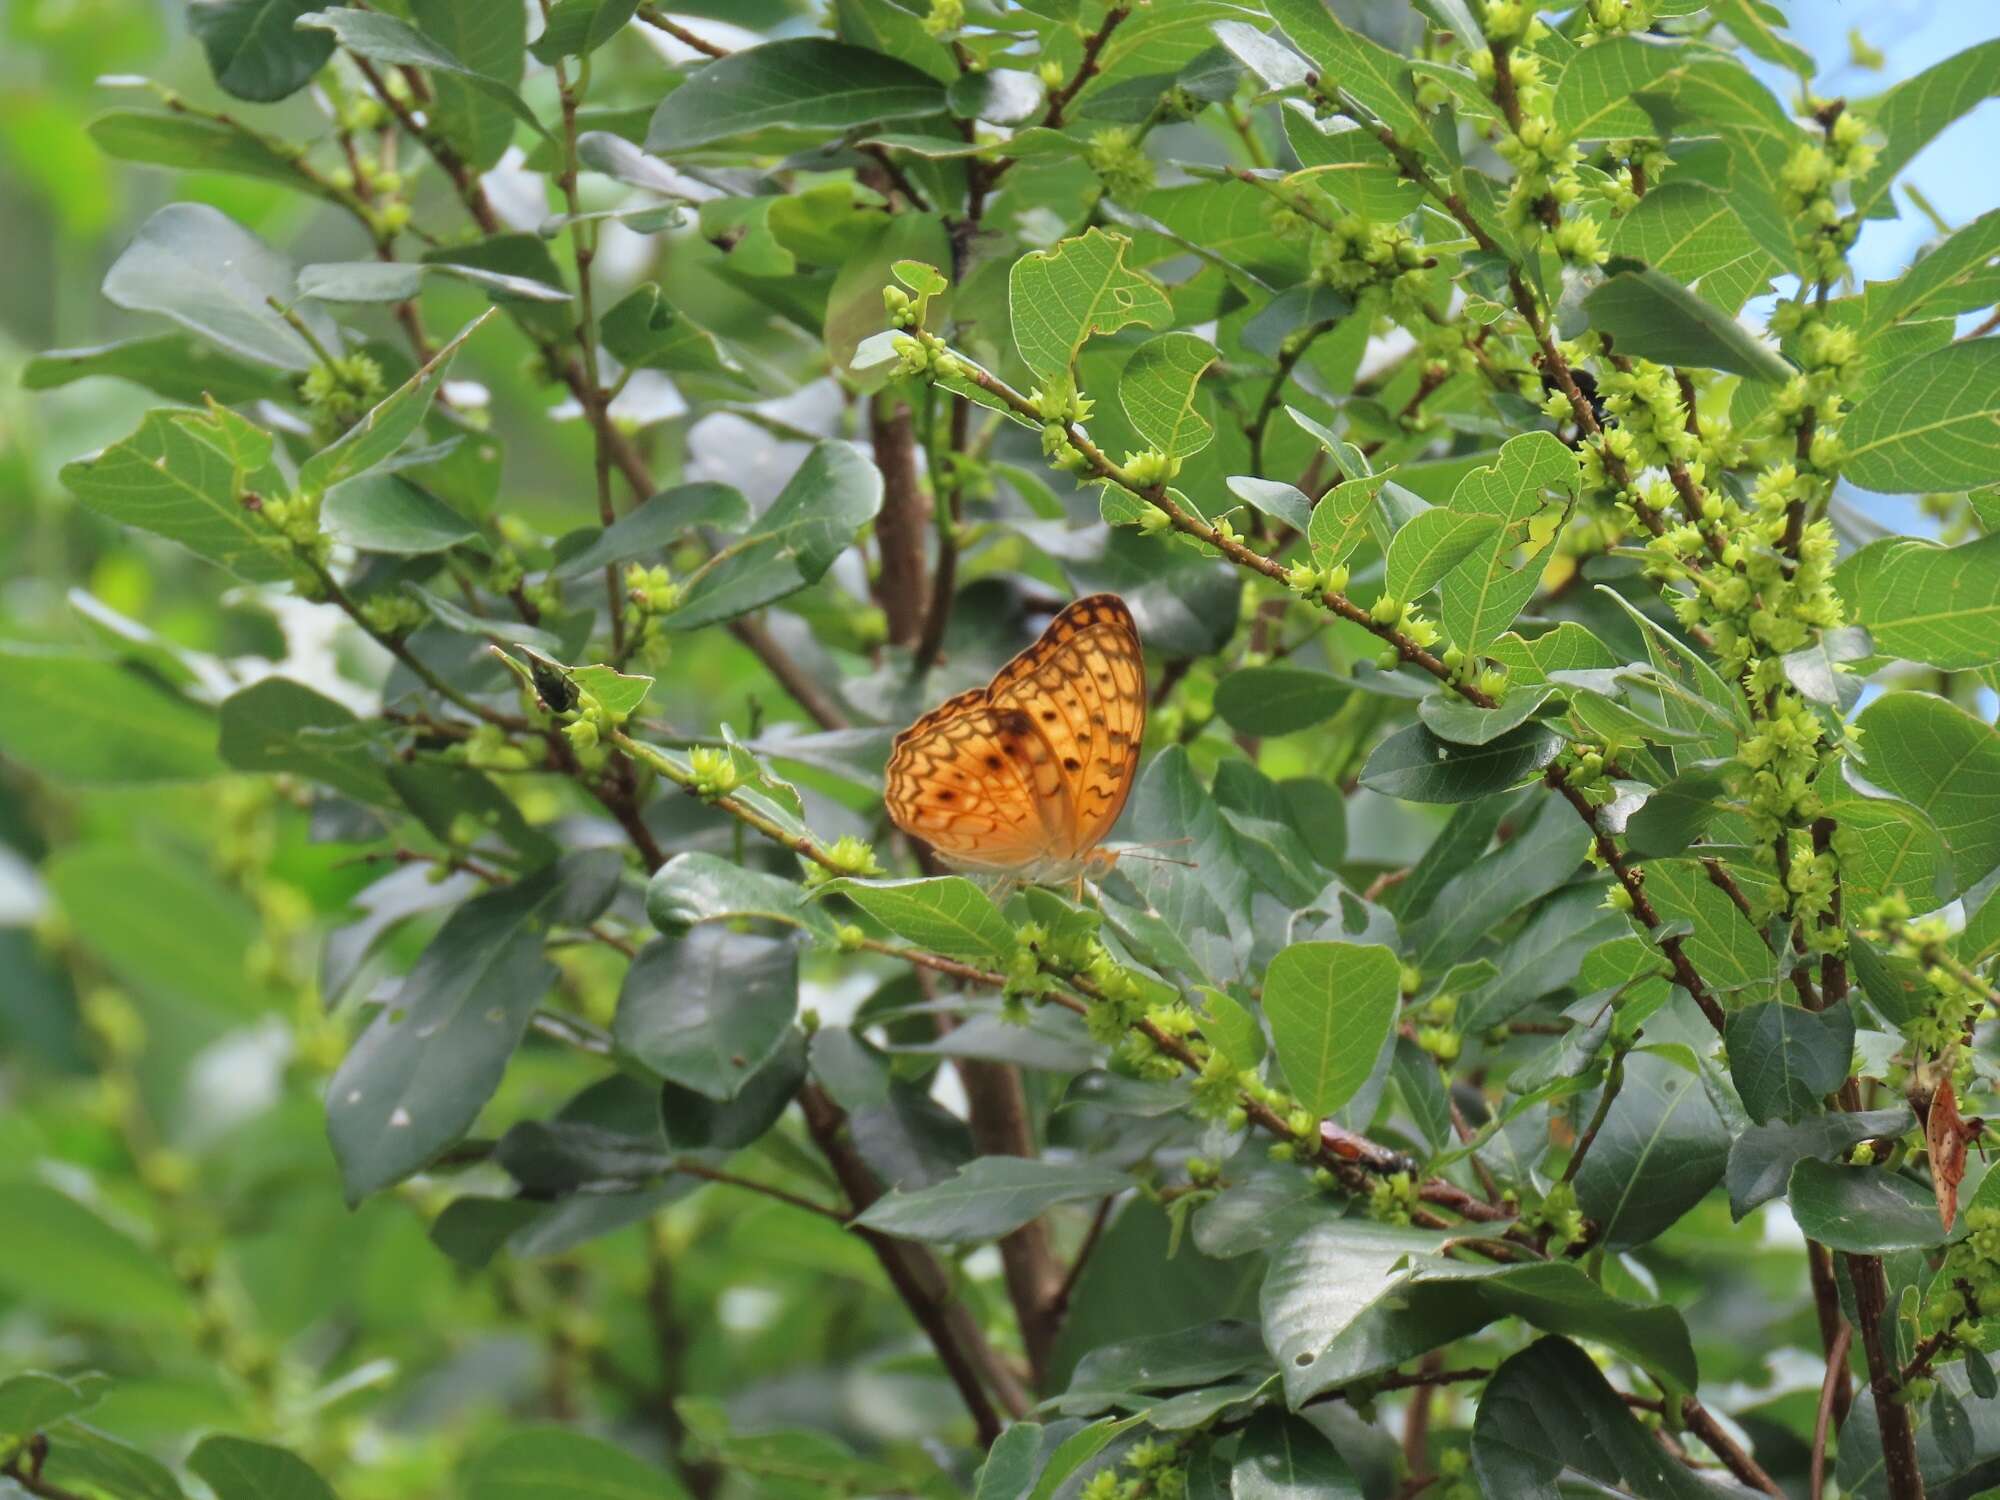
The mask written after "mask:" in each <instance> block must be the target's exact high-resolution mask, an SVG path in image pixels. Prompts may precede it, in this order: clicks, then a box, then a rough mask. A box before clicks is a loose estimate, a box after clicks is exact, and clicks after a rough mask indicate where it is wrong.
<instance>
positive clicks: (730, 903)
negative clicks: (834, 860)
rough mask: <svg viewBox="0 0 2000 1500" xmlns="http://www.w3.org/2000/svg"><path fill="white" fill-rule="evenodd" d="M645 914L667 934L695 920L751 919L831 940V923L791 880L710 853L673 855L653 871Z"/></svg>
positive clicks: (683, 927)
mask: <svg viewBox="0 0 2000 1500" xmlns="http://www.w3.org/2000/svg"><path fill="white" fill-rule="evenodd" d="M646 915H647V916H648V917H650V918H651V919H652V922H653V925H654V926H655V927H657V928H659V929H660V931H662V932H664V933H667V934H669V935H672V934H675V933H679V932H684V931H685V930H687V929H688V928H689V927H692V926H694V925H695V924H696V923H697V922H721V921H729V920H731V919H733V918H737V917H756V918H758V919H760V920H762V921H768V922H782V923H784V924H785V925H786V926H788V927H803V928H805V929H807V930H808V931H810V932H812V933H813V934H814V935H815V936H817V937H823V938H826V939H828V940H831V939H832V938H833V935H834V922H833V919H832V918H831V917H829V916H828V915H827V914H826V908H825V907H824V906H822V905H820V904H819V903H818V902H815V901H813V900H811V899H810V898H809V897H808V895H807V892H806V888H805V887H804V886H802V885H800V884H799V883H798V882H797V881H796V880H786V879H785V878H784V877H782V876H779V875H767V874H765V873H764V872H763V871H761V870H747V869H745V868H744V867H743V866H741V865H739V864H736V863H734V862H733V861H731V860H726V859H723V858H721V857H719V856H717V855H714V854H700V853H692V852H690V853H685V854H676V855H675V856H674V857H673V858H672V859H670V860H668V861H667V862H666V863H665V864H663V865H661V866H660V868H659V869H658V870H656V871H654V872H653V878H652V880H651V882H650V883H649V884H648V885H647V887H646Z"/></svg>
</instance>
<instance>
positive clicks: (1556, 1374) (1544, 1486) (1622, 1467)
mask: <svg viewBox="0 0 2000 1500" xmlns="http://www.w3.org/2000/svg"><path fill="white" fill-rule="evenodd" d="M1472 1470H1473V1473H1474V1474H1475V1475H1476V1476H1477V1478H1478V1483H1479V1487H1480V1491H1481V1492H1482V1493H1483V1494H1488V1495H1505V1496H1507V1497H1508V1500H1561V1497H1562V1496H1564V1495H1565V1494H1570V1493H1576V1492H1577V1491H1578V1490H1580V1489H1582V1488H1583V1487H1584V1485H1588V1488H1589V1489H1590V1490H1591V1492H1593V1493H1599V1494H1616V1495H1624V1496H1629V1497H1630V1500H1715V1494H1716V1491H1715V1489H1714V1488H1713V1487H1712V1486H1710V1485H1709V1484H1708V1483H1707V1482H1706V1481H1704V1480H1702V1479H1699V1478H1697V1477H1696V1476H1695V1475H1694V1474H1692V1473H1690V1472H1689V1471H1688V1470H1687V1468H1686V1467H1684V1466H1683V1465H1682V1464H1681V1462H1680V1461H1679V1460H1678V1459H1676V1458H1675V1457H1674V1456H1673V1455H1672V1454H1670V1453H1668V1452H1667V1450H1666V1449H1665V1448H1664V1447H1662V1446H1661V1445H1660V1444H1659V1443H1658V1442H1657V1441H1656V1440H1655V1439H1654V1437H1653V1435H1652V1434H1651V1433H1650V1432H1648V1431H1647V1430H1646V1429H1645V1428H1644V1427H1641V1426H1640V1425H1639V1419H1638V1418H1637V1417H1635V1416H1633V1415H1632V1413H1631V1412H1630V1411H1628V1410H1627V1409H1626V1406H1625V1403H1624V1401H1623V1400H1622V1399H1621V1398H1620V1397H1619V1395H1618V1393H1617V1392H1616V1391H1615V1390H1613V1389H1612V1388H1611V1383H1610V1382H1609V1381H1607V1380H1606V1379H1605V1378H1604V1376H1603V1374H1602V1372H1600V1371H1599V1370H1598V1368H1597V1366H1596V1365H1594V1364H1592V1363H1591V1361H1590V1356H1588V1355H1587V1354H1585V1353H1584V1352H1583V1351H1582V1350H1581V1349H1579V1348H1577V1347H1576V1345H1574V1344H1572V1343H1570V1342H1569V1341H1568V1340H1567V1339H1560V1338H1546V1339H1541V1340H1539V1341H1538V1342H1536V1343H1534V1344H1532V1345H1530V1346H1529V1347H1528V1348H1526V1349H1524V1350H1522V1351H1521V1352H1520V1353H1519V1354H1516V1355H1514V1356H1513V1357H1512V1358H1510V1359H1509V1360H1508V1361H1507V1362H1506V1363H1505V1364H1503V1365H1501V1366H1500V1368H1499V1369H1498V1370H1496V1371H1494V1373H1493V1379H1492V1380H1491V1381H1490V1382H1489V1383H1488V1384H1487V1387H1486V1391H1485V1394H1484V1395H1483V1396H1481V1398H1480V1401H1479V1414H1478V1416H1477V1417H1476V1418H1475V1419H1474V1422H1473V1426H1472ZM1572 1476H1582V1477H1583V1481H1584V1484H1578V1483H1577V1482H1576V1480H1575V1479H1574V1478H1572ZM1592 1480H1594V1481H1597V1482H1596V1483H1595V1484H1589V1483H1588V1482H1589V1481H1592Z"/></svg>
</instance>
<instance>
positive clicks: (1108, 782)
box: [989, 594, 1146, 859]
mask: <svg viewBox="0 0 2000 1500" xmlns="http://www.w3.org/2000/svg"><path fill="white" fill-rule="evenodd" d="M989 691H990V692H991V694H992V696H993V702H994V704H995V706H996V707H1000V708H1018V709H1019V710H1020V711H1021V712H1022V713H1023V714H1024V715H1026V717H1027V718H1028V719H1029V721H1030V722H1031V723H1032V724H1033V725H1034V728H1035V732H1036V734H1037V736H1038V737H1039V738H1040V739H1041V741H1042V742H1043V743H1044V744H1045V745H1046V746H1047V747H1048V751H1049V755H1050V758H1051V759H1052V760H1053V762H1054V765H1055V768H1056V770H1057V771H1059V772H1060V785H1059V787H1058V789H1057V795H1058V796H1060V797H1061V799H1062V806H1061V816H1060V818H1059V819H1055V820H1053V821H1056V822H1057V824H1058V826H1059V827H1061V828H1062V829H1063V832H1064V836H1065V840H1066V845H1067V847H1065V848H1063V849H1062V850H1060V851H1059V852H1060V854H1061V855H1062V856H1063V857H1064V858H1072V859H1073V858H1076V857H1079V856H1081V855H1083V854H1084V853H1086V852H1087V851H1089V850H1091V849H1093V848H1095V847H1096V846H1097V845H1098V844H1099V843H1100V842H1102V841H1103V839H1104V837H1105V835H1106V834H1108V833H1110V832H1111V827H1112V825H1113V824H1114V823H1116V822H1117V821H1118V815H1119V813H1121V812H1122V811H1124V808H1125V798H1126V797H1127V795H1128V794H1129V793H1130V792H1131V790H1132V781H1133V776H1134V773H1135V772H1136V771H1137V769H1138V765H1139V741H1140V740H1141V739H1142V738H1143V737H1144V735H1145V732H1146V666H1145V660H1144V657H1143V656H1142V654H1141V651H1140V647H1139V634H1138V631H1137V630H1136V629H1135V628H1134V627H1133V624H1132V614H1131V611H1129V610H1128V609H1126V607H1125V603H1124V601H1123V600H1121V599H1119V598H1118V597H1117V596H1115V595H1112V594H1093V595H1091V596H1090V597H1089V598H1087V599H1079V600H1077V602H1076V603H1074V604H1072V605H1071V606H1070V607H1069V608H1068V609H1066V610H1064V611H1063V612H1062V613H1061V614H1060V615H1058V616H1056V618H1055V620H1054V622H1053V623H1051V624H1050V626H1049V628H1048V630H1047V631H1045V632H1044V633H1043V635H1042V638H1041V639H1040V640H1039V641H1037V642H1036V643H1035V644H1034V645H1033V646H1031V647H1029V648H1028V649H1027V650H1026V651H1024V652H1022V653H1021V654H1020V655H1019V656H1017V657H1015V658H1014V659H1013V660H1012V661H1011V662H1009V663H1008V664H1007V665H1006V666H1005V667H1003V668H1001V669H1000V673H999V675H998V676H996V677H995V678H994V679H993V686H992V687H991V688H990V689H989ZM1038 790H1040V788H1038Z"/></svg>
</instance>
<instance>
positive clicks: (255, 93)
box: [188, 0, 333, 104]
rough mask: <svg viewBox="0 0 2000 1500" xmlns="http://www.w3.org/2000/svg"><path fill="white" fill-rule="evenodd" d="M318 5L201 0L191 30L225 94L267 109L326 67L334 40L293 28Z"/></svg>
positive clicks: (312, 0) (302, 0) (191, 10)
mask: <svg viewBox="0 0 2000 1500" xmlns="http://www.w3.org/2000/svg"><path fill="white" fill-rule="evenodd" d="M316 3H317V0H198V3H197V4H194V5H191V6H189V7H188V29H189V30H190V31H192V32H193V33H194V34H195V36H196V38H197V39H198V40H199V41H200V42H201V46H202V50H203V51H204V52H206V53H207V54H208V67H209V71H210V72H211V73H213V74H214V75H215V81H216V82H217V83H219V84H220V85H222V88H223V90H224V91H225V92H227V93H231V94H234V95H235V96H236V97H237V98H239V99H249V100H253V101H255V102H257V103H260V104H268V103H270V102H271V101H272V100H275V99H283V98H284V97H285V96H286V95H288V94H293V93H296V92H297V91H298V90H300V89H302V88H304V87H305V86H306V84H307V83H308V82H310V81H311V79H312V76H313V74H315V73H317V72H318V71H319V70H320V69H321V68H322V67H324V66H325V65H326V60H327V58H328V57H330V56H331V55H332V53H333V39H332V38H331V37H327V36H321V35H319V34H317V33H315V32H310V31H299V30H296V29H295V28H294V23H295V22H296V21H297V20H298V18H299V17H300V16H302V15H304V14H305V13H306V12H308V11H310V10H312V9H313V7H314V5H315V4H316Z"/></svg>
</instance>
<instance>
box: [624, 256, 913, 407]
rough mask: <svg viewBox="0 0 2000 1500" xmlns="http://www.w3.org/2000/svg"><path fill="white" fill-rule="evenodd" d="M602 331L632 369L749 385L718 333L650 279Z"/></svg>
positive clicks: (626, 297)
mask: <svg viewBox="0 0 2000 1500" xmlns="http://www.w3.org/2000/svg"><path fill="white" fill-rule="evenodd" d="M878 295H879V293H878ZM602 333H603V338H604V347H605V348H606V349H607V350H608V351H610V353H611V355H612V357H613V358H614V359H616V360H617V361H618V362H619V363H620V364H622V365H624V366H625V367H626V368H628V369H638V370H665V371H667V372H668V373H669V374H673V375H709V376H714V377H716V378H718V379H721V380H725V381H727V382H728V383H730V384H731V385H736V386H744V387H747V386H748V385H749V383H750V382H749V380H748V378H747V377H746V376H745V375H744V374H743V371H742V368H741V366H739V365H738V364H737V362H736V359H735V357H734V356H733V355H731V354H730V353H729V351H728V350H726V349H724V348H723V347H722V345H721V344H720V343H719V342H718V341H717V340H716V337H715V335H714V334H712V333H710V332H709V331H708V330H707V329H706V328H704V327H702V326H701V324H699V323H697V322H695V320H694V319H692V318H690V317H689V316H688V315H687V314H686V313H684V312H683V311H681V310H680V309H679V308H677V307H675V306H674V305H673V303H671V302H669V301H668V300H667V299H666V298H665V297H664V296H663V295H662V294H661V292H660V289H659V287H657V286H655V285H654V284H653V283H652V282H650V281H649V282H646V283H645V284H644V285H642V286H638V287H635V288H633V290H632V291H631V292H629V293H627V294H626V296H625V297H624V298H622V299H621V300H620V301H619V302H618V304H617V306H615V307H613V308H612V309H611V310H610V311H609V312H607V313H605V315H604V322H603V327H602Z"/></svg>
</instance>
